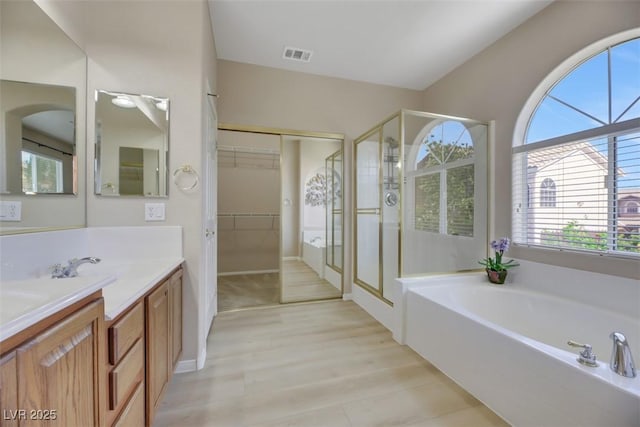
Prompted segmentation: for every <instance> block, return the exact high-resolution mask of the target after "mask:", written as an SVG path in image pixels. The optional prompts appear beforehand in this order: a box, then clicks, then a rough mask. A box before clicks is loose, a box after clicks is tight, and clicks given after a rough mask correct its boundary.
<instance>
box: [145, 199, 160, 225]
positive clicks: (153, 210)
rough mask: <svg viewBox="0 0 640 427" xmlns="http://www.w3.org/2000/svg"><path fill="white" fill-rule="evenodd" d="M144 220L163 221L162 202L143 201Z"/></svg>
mask: <svg viewBox="0 0 640 427" xmlns="http://www.w3.org/2000/svg"><path fill="white" fill-rule="evenodd" d="M144 220H145V221H164V220H165V218H164V203H145V204H144Z"/></svg>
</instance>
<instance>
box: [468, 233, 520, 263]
mask: <svg viewBox="0 0 640 427" xmlns="http://www.w3.org/2000/svg"><path fill="white" fill-rule="evenodd" d="M510 244H511V240H509V238H508V237H503V238H502V239H500V240H494V241H493V242H491V248H492V249H493V250H494V251H495V252H496V256H495V258H491V257H488V258H485V259H483V260H482V261H478V262H479V263H480V264H482V265H484V266H485V267H486V268H488V269H489V270H494V271H504V270H506V269H508V268H511V267H517V266H519V265H520V264H518V263H517V262H515V261H514V260H512V259H510V260H509V261H507V262H502V255H503V254H504V253H505V252H506V251H507V250H509V245H510Z"/></svg>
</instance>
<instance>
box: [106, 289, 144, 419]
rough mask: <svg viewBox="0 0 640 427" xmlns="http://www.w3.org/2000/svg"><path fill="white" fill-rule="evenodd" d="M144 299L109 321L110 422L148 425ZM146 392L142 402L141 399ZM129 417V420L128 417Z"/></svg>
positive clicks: (108, 414)
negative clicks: (146, 417)
mask: <svg viewBox="0 0 640 427" xmlns="http://www.w3.org/2000/svg"><path fill="white" fill-rule="evenodd" d="M144 321H145V317H144V302H142V301H138V302H137V303H134V304H133V305H132V306H131V307H130V308H129V309H128V310H127V311H126V312H124V313H123V314H121V315H120V316H118V317H117V318H116V319H114V320H113V321H111V322H110V323H108V324H107V349H108V351H107V353H108V354H109V358H108V359H109V362H108V363H107V378H108V381H107V383H108V393H107V396H106V399H107V425H108V426H111V425H130V424H128V423H130V422H131V420H142V421H141V422H140V423H139V424H138V425H139V426H143V425H144V419H145V410H144V389H145V382H144V375H145V370H144V366H145V336H144ZM140 394H142V406H140V405H139V404H133V403H132V402H134V401H135V402H138V401H139V400H140ZM127 420H129V421H127Z"/></svg>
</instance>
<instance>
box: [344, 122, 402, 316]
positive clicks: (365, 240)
mask: <svg viewBox="0 0 640 427" xmlns="http://www.w3.org/2000/svg"><path fill="white" fill-rule="evenodd" d="M400 151H401V146H400V117H399V115H396V116H393V117H391V118H390V119H388V120H387V121H385V122H383V123H382V124H380V125H379V126H376V127H375V128H374V129H373V130H372V131H371V132H369V133H368V134H365V135H364V136H362V137H360V138H358V139H356V141H355V168H356V176H355V187H356V191H355V192H356V196H355V199H356V200H355V208H356V209H355V211H356V212H355V213H356V224H355V244H356V246H355V269H354V282H355V283H356V284H357V285H359V286H361V287H362V288H363V289H365V290H367V291H369V292H371V293H373V294H374V295H376V296H377V297H379V298H381V299H382V300H383V301H385V302H387V303H389V304H392V295H391V294H392V284H393V281H394V280H395V279H396V278H397V277H399V276H400V274H399V271H400V252H399V251H400V206H401V198H400V184H401V174H400V166H401V157H400Z"/></svg>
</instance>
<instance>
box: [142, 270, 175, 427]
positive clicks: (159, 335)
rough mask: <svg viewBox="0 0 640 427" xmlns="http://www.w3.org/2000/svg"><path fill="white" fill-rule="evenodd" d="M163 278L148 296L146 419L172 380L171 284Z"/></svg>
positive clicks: (149, 418)
mask: <svg viewBox="0 0 640 427" xmlns="http://www.w3.org/2000/svg"><path fill="white" fill-rule="evenodd" d="M168 284H169V283H168V282H164V283H163V284H162V285H160V286H159V287H158V289H156V290H155V291H154V292H153V293H151V294H150V295H149V296H148V297H147V301H146V306H147V382H148V383H147V411H148V415H147V422H148V423H149V425H151V424H152V423H153V414H154V413H155V410H156V408H157V407H158V405H159V404H160V397H161V396H162V393H163V391H164V387H165V386H166V384H167V382H168V381H169V322H170V320H169V287H168Z"/></svg>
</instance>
